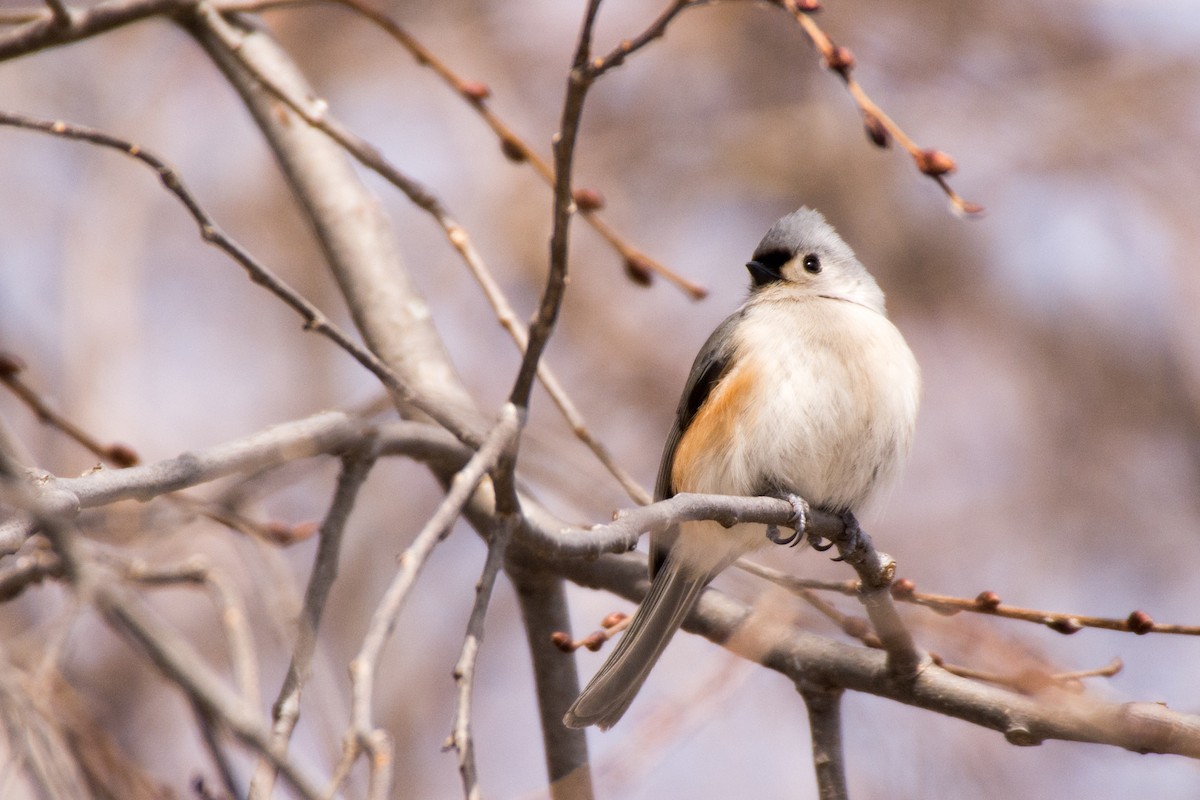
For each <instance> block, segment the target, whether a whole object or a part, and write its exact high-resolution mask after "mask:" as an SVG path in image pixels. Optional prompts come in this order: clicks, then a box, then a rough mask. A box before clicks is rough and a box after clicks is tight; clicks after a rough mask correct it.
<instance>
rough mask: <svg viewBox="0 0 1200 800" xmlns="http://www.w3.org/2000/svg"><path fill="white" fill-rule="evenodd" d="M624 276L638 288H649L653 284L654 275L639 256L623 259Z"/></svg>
mask: <svg viewBox="0 0 1200 800" xmlns="http://www.w3.org/2000/svg"><path fill="white" fill-rule="evenodd" d="M625 274H626V276H628V277H629V280H631V281H633V282H634V283H636V284H637V285H638V286H649V285H650V284H652V283H653V282H654V273H653V272H652V271H651V270H650V265H648V264H647V263H646V260H645V259H644V258H642V257H641V256H637V255H634V256H630V257H629V258H627V259H625Z"/></svg>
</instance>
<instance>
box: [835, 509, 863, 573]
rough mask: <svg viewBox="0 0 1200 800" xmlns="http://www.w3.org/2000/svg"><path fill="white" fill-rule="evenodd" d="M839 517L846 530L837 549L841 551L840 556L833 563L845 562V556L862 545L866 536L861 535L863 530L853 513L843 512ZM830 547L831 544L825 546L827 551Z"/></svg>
mask: <svg viewBox="0 0 1200 800" xmlns="http://www.w3.org/2000/svg"><path fill="white" fill-rule="evenodd" d="M840 516H841V518H842V524H843V525H845V526H846V530H845V532H844V533H843V534H842V537H841V538H842V541H841V546H840V547H839V548H838V550H840V551H841V555H839V556H838V557H837V558H835V559H833V560H834V561H845V560H846V556H847V555H849V554H850V553H853V552H854V551H855V550H857V549H858V548H859V547H861V546H862V545H863V544H864V541H863V537H865V536H866V534H865V533H863V529H862V528H861V527H859V524H858V518H857V517H855V516H854V512H853V511H843V512H842V513H841V515H840ZM832 546H833V542H830V543H829V545H827V549H828V547H832Z"/></svg>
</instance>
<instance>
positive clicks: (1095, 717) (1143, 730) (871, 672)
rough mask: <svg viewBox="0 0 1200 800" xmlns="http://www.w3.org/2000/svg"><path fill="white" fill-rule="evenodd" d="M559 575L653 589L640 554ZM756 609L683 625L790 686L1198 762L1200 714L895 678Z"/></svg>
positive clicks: (704, 605) (717, 607)
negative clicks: (758, 616)
mask: <svg viewBox="0 0 1200 800" xmlns="http://www.w3.org/2000/svg"><path fill="white" fill-rule="evenodd" d="M555 571H556V572H559V573H560V574H562V575H564V576H566V577H567V578H569V579H570V580H573V581H575V582H576V583H579V584H581V585H583V586H591V587H594V588H598V589H605V590H607V591H611V592H615V593H617V594H619V595H621V596H623V597H626V598H628V599H629V600H632V601H634V602H637V601H639V600H640V599H641V598H642V596H643V595H644V594H645V592H646V589H647V588H648V587H649V578H648V576H647V572H646V563H645V560H644V559H643V558H639V557H637V556H633V555H623V556H617V555H608V556H602V557H600V558H599V559H596V560H594V561H585V560H575V561H563V562H561V563H559V564H556V566H555ZM751 612H752V609H751V608H750V607H749V606H747V605H745V604H743V603H740V602H738V601H737V600H734V599H732V598H730V597H728V596H727V595H724V594H722V593H721V592H719V591H717V590H716V589H712V588H710V589H709V590H707V591H706V592H705V593H704V594H703V595H702V596H701V598H700V602H699V603H698V604H697V607H696V609H695V611H694V612H693V613H692V614H691V616H689V617H688V619H687V620H686V621H685V622H684V625H683V627H684V630H688V631H691V632H693V633H698V634H700V635H702V636H704V637H705V638H706V639H709V640H711V641H713V642H715V643H717V644H723V643H725V642H727V641H728V640H729V639H730V637H732V636H733V634H734V633H735V632H737V633H738V634H739V639H743V640H744V639H745V637H747V636H753V637H754V639H755V641H757V642H759V643H760V644H761V648H759V649H756V650H754V651H753V652H749V651H747V650H746V649H739V651H738V652H739V654H740V655H745V656H748V657H751V658H752V660H754V661H756V662H757V663H759V664H761V665H762V666H765V667H767V668H768V669H772V670H775V671H776V672H780V673H782V674H783V675H785V676H787V677H788V678H790V679H791V680H792V681H793V682H799V681H809V682H813V683H816V684H818V685H822V686H829V687H840V688H843V689H848V690H852V691H857V692H865V693H867V694H873V695H876V696H879V697H886V698H888V699H891V700H895V701H897V702H901V703H905V704H907V705H911V706H915V707H917V708H923V709H926V710H929V711H934V712H936V713H939V714H943V715H945V716H949V717H956V718H958V719H962V720H965V721H967V722H970V723H972V724H975V725H979V726H981V727H984V728H990V729H992V730H995V731H999V732H1000V733H1002V734H1003V735H1004V737H1005V738H1006V739H1007V740H1008V741H1009V742H1010V743H1012V744H1015V745H1021V746H1029V745H1037V744H1041V743H1042V742H1044V741H1047V740H1051V739H1060V740H1065V741H1075V742H1093V743H1097V744H1107V745H1112V746H1115V747H1121V748H1124V749H1126V750H1132V751H1134V752H1137V753H1174V754H1177V755H1184V756H1188V757H1189V758H1200V715H1194V714H1182V713H1179V712H1176V711H1171V710H1169V709H1168V708H1166V706H1164V705H1162V704H1158V703H1111V702H1107V701H1103V700H1099V699H1097V698H1094V697H1088V696H1082V697H1081V696H1079V695H1077V694H1071V693H1064V692H1056V691H1049V692H1047V693H1045V694H1044V695H1039V696H1028V695H1023V694H1020V693H1017V692H1014V691H1012V690H1010V689H1006V688H1003V687H998V686H992V685H989V684H986V683H981V682H978V681H973V680H969V679H966V678H960V677H958V676H956V675H953V674H951V673H949V672H947V671H946V670H943V669H941V668H939V667H937V666H934V665H930V666H928V667H926V668H925V669H923V670H921V671H920V672H919V673H918V674H917V675H916V676H915V677H914V678H912V679H911V680H897V678H896V676H895V674H894V673H893V672H892V670H891V668H890V667H889V665H888V660H887V656H886V654H884V653H881V652H879V651H877V650H872V649H868V648H863V647H856V646H852V645H847V644H842V643H840V642H835V641H832V640H829V639H825V638H823V637H820V636H816V635H815V634H810V633H807V632H804V631H800V630H797V629H795V628H793V627H792V626H790V625H779V626H774V625H769V626H768V625H764V627H763V629H761V630H755V631H742V630H741V629H742V628H743V626H744V624H745V623H746V621H747V620H748V619H749V618H750V616H751Z"/></svg>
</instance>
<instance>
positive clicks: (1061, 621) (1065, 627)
mask: <svg viewBox="0 0 1200 800" xmlns="http://www.w3.org/2000/svg"><path fill="white" fill-rule="evenodd" d="M1047 624H1048V626H1049V628H1050V630H1052V631H1058V632H1059V633H1062V634H1066V635H1067V636H1070V635H1071V634H1072V633H1079V632H1080V631H1081V630H1083V625H1081V624H1080V623H1079V620H1077V619H1075V618H1074V617H1058V618H1057V619H1054V620H1051V621H1050V622H1049V623H1047Z"/></svg>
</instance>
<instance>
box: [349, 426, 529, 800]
mask: <svg viewBox="0 0 1200 800" xmlns="http://www.w3.org/2000/svg"><path fill="white" fill-rule="evenodd" d="M521 422H522V418H521V414H520V413H519V411H518V410H517V409H516V408H515V407H514V406H512V405H511V404H507V405H505V406H504V408H503V409H502V410H501V413H500V420H499V421H498V422H497V423H496V425H495V427H494V428H493V429H492V432H491V433H489V434H488V436H487V438H486V439H485V440H484V442H483V446H482V447H480V448H479V450H478V451H477V452H476V453H475V455H473V456H471V459H470V461H468V462H467V464H466V465H465V466H464V467H463V468H462V469H461V470H459V472H458V473H457V474H456V475H455V476H454V479H453V480H452V481H451V482H450V491H448V492H447V493H446V496H445V498H444V499H443V500H442V503H441V505H439V506H438V508H437V510H436V511H435V512H434V514H433V516H432V517H430V519H429V521H428V522H426V523H425V526H424V527H423V528H422V529H421V531H420V532H419V533H418V534H417V535H416V537H415V538H414V539H413V542H412V544H410V545H409V546H408V549H406V550H405V551H404V552H403V553H402V554H401V555H400V569H399V570H398V571H397V572H396V575H395V576H394V577H393V578H392V582H391V583H390V584H389V585H388V588H387V590H386V591H385V592H384V595H383V598H382V599H381V600H380V601H379V606H378V607H377V608H376V609H375V611H374V613H373V614H372V615H371V621H370V624H369V626H368V628H367V633H366V635H365V636H364V637H363V643H362V647H361V648H360V649H359V652H358V655H356V656H355V657H354V660H353V661H352V662H351V663H350V683H351V695H352V700H351V732H350V734H349V735H348V737H347V741H346V744H345V753H344V754H343V758H342V762H341V764H340V765H339V767H338V770H337V772H336V773H335V775H334V780H333V785H334V788H336V786H337V784H338V783H340V781H341V780H343V779H344V777H345V773H346V771H347V770H348V769H349V766H350V765H351V764H352V763H353V761H354V759H355V758H357V756H358V754H359V753H360V752H362V751H363V750H365V751H366V752H367V753H368V756H369V757H370V762H371V763H370V778H369V786H368V796H369V797H372V798H374V797H386V796H388V794H389V793H390V792H391V783H392V772H391V769H392V764H391V753H390V748H391V744H390V740H389V739H388V736H387V732H386V731H382V730H376V729H375V725H374V722H373V721H372V715H371V706H372V704H373V703H374V700H375V674H376V672H377V671H378V669H379V661H380V658H381V657H382V653H383V646H384V645H385V644H386V643H387V640H388V638H389V637H390V636H391V633H392V630H393V629H394V628H395V627H396V620H397V619H398V618H399V616H400V612H401V610H402V609H403V607H404V602H405V600H407V598H408V594H409V591H411V589H412V587H413V585H414V584H415V583H416V580H417V573H418V572H419V571H420V570H421V568H422V567H423V566H424V565H425V562H426V560H427V559H428V558H429V554H430V553H432V552H433V548H434V547H435V546H436V545H437V543H438V542H440V541H442V539H444V538H445V537H446V535H447V534H448V533H449V532H450V526H451V525H453V524H454V522H455V520H457V519H458V517H459V515H460V514H461V513H462V509H463V506H465V505H466V504H467V502H468V501H469V500H470V499H471V495H472V494H474V492H475V488H476V486H478V485H479V483H480V481H482V480H483V479H484V478H485V477H486V476H487V473H488V471H489V470H491V469H493V468H495V465H496V462H497V460H498V459H500V458H501V457H502V454H503V453H504V452H505V451H507V449H508V448H509V447H511V446H512V444H513V443H514V442H515V440H516V436H517V433H518V432H519V431H520V428H521Z"/></svg>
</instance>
